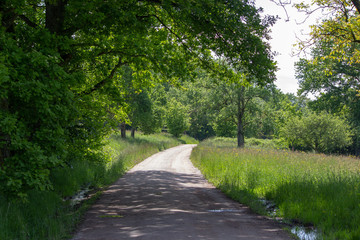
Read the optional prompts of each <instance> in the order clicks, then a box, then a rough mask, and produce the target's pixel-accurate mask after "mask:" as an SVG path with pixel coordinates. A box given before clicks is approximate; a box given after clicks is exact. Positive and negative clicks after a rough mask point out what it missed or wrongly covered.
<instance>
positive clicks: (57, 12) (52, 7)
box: [45, 0, 67, 35]
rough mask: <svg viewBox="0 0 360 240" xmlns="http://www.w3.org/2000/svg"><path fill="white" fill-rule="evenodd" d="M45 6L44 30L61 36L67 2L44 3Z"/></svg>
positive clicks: (57, 0) (59, 0)
mask: <svg viewBox="0 0 360 240" xmlns="http://www.w3.org/2000/svg"><path fill="white" fill-rule="evenodd" d="M45 4H46V17H45V21H46V28H47V29H48V30H49V31H50V32H51V33H56V34H58V35H61V33H62V31H63V25H64V19H65V6H66V4H67V0H52V1H49V0H48V1H45Z"/></svg>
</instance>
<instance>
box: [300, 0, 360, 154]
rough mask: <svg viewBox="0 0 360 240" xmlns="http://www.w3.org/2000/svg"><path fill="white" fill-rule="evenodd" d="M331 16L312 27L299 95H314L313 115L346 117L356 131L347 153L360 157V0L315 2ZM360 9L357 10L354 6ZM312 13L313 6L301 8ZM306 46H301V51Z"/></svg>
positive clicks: (301, 62) (324, 17) (325, 16)
mask: <svg viewBox="0 0 360 240" xmlns="http://www.w3.org/2000/svg"><path fill="white" fill-rule="evenodd" d="M312 2H313V3H314V4H316V5H318V6H319V9H320V8H321V9H323V11H324V12H328V11H329V12H331V15H332V17H331V18H329V17H328V16H327V15H324V16H323V21H320V22H319V23H318V24H316V25H314V26H313V27H312V32H311V38H312V39H311V40H312V42H313V44H311V51H310V54H309V56H310V57H309V58H307V59H300V61H299V62H297V63H296V77H297V79H298V80H299V85H300V89H299V93H300V94H303V95H306V94H308V93H314V94H315V95H317V98H316V99H315V100H314V101H312V102H310V103H309V107H310V108H311V109H313V110H314V111H318V112H320V111H327V112H330V113H332V114H335V115H337V116H340V117H345V118H346V119H347V121H348V122H349V123H350V124H351V126H352V127H353V130H354V133H355V134H354V135H353V144H352V146H351V147H349V149H348V152H349V153H352V154H357V155H359V153H360V145H359V141H358V135H359V132H358V130H357V129H359V126H360V122H359V119H360V118H359V116H360V115H359V114H360V108H359V96H358V82H359V81H358V79H359V74H360V73H359V60H358V59H359V54H360V51H359V49H360V45H359V41H358V39H357V38H358V37H359V28H358V27H357V26H359V23H360V19H359V16H358V15H359V10H360V8H359V7H360V5H359V1H358V0H353V1H349V0H339V1H330V2H327V1H318V0H314V1H312ZM356 2H357V4H358V6H357V7H356V8H354V6H356V5H355V3H356ZM302 8H303V9H305V10H306V11H310V6H302ZM306 45H307V44H300V47H301V48H302V49H304V48H306Z"/></svg>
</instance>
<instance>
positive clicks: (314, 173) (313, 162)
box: [191, 139, 360, 239]
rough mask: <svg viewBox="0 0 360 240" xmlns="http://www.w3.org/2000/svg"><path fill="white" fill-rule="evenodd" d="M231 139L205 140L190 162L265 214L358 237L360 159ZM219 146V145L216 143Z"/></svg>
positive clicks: (331, 235) (332, 234)
mask: <svg viewBox="0 0 360 240" xmlns="http://www.w3.org/2000/svg"><path fill="white" fill-rule="evenodd" d="M229 142H230V140H229V139H225V140H223V139H212V140H209V141H205V142H202V143H201V144H199V145H198V147H196V148H195V149H194V150H193V153H192V155H191V159H192V162H193V163H194V165H195V166H196V167H198V168H199V169H200V170H201V172H202V173H203V174H204V175H205V177H206V178H207V179H209V180H210V182H212V183H213V184H214V185H215V186H216V187H218V188H220V189H221V190H222V191H223V192H225V193H226V194H227V195H229V196H230V197H232V198H233V199H235V200H238V201H239V202H242V203H244V204H246V205H249V206H250V207H251V208H252V209H253V210H254V211H256V212H258V213H261V214H266V211H265V208H264V206H263V204H262V203H261V201H259V199H264V198H266V199H267V200H271V201H273V202H274V203H275V204H276V206H277V207H278V208H279V210H278V211H277V213H276V214H277V216H278V217H282V218H284V219H287V220H289V221H293V222H300V223H302V224H304V225H314V226H315V227H316V228H317V229H318V231H319V232H321V233H322V234H321V235H322V237H323V238H324V239H360V225H359V223H360V160H359V159H358V158H355V157H345V156H327V155H324V154H312V153H302V152H291V151H288V150H271V149H259V148H244V149H237V148H236V147H226V144H227V143H229ZM217 145H218V146H220V147H217Z"/></svg>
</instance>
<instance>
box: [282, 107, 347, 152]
mask: <svg viewBox="0 0 360 240" xmlns="http://www.w3.org/2000/svg"><path fill="white" fill-rule="evenodd" d="M282 136H283V137H284V138H285V139H286V140H287V142H288V143H289V145H290V146H292V147H295V148H297V147H302V148H304V149H310V150H314V151H316V152H324V153H332V152H336V151H339V150H341V149H343V148H345V147H347V146H349V145H350V144H351V131H350V126H349V125H348V124H347V123H346V122H345V121H344V120H343V119H341V118H339V117H336V116H333V115H331V114H327V113H325V112H322V113H320V114H316V113H312V112H310V113H308V114H307V115H305V116H303V117H302V118H299V117H294V118H292V119H290V120H289V121H288V122H287V123H286V124H285V126H284V127H283V128H282Z"/></svg>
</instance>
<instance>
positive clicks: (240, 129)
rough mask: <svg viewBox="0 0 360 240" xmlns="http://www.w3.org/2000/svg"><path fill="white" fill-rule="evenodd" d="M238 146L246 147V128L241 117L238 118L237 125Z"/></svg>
mask: <svg viewBox="0 0 360 240" xmlns="http://www.w3.org/2000/svg"><path fill="white" fill-rule="evenodd" d="M237 146H238V147H239V148H243V147H244V146H245V138H244V126H243V123H242V118H241V117H239V118H238V124H237Z"/></svg>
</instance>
